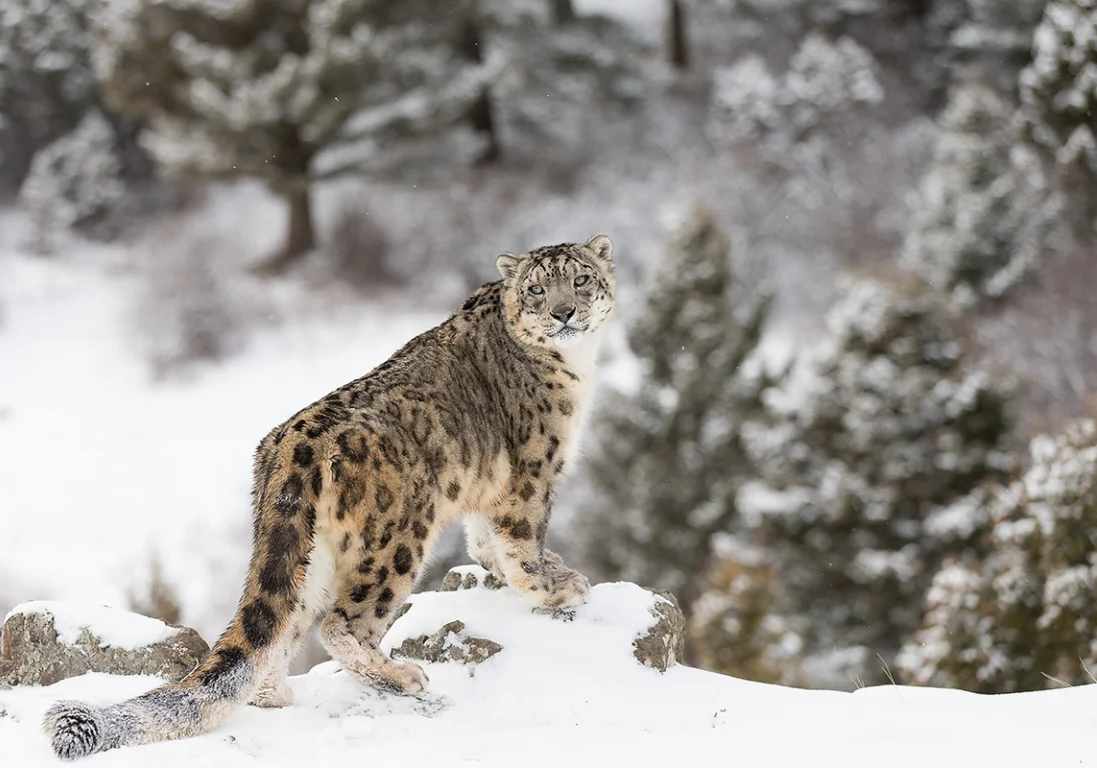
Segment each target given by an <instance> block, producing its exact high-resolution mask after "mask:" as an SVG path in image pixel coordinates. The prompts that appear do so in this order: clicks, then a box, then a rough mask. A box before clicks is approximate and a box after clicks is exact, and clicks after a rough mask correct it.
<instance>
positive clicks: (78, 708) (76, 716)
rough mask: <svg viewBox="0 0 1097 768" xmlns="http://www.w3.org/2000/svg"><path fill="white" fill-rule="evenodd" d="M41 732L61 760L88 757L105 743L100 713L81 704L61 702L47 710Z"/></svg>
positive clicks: (78, 702) (79, 702)
mask: <svg viewBox="0 0 1097 768" xmlns="http://www.w3.org/2000/svg"><path fill="white" fill-rule="evenodd" d="M42 730H44V731H45V732H46V735H47V736H49V739H50V744H51V745H52V746H53V751H54V752H55V753H56V754H57V756H58V757H59V758H61V759H62V760H77V759H79V758H81V757H85V756H87V755H90V754H91V753H93V752H97V751H99V749H100V747H101V746H102V744H103V723H102V722H101V718H100V716H99V712H98V711H97V710H95V709H94V708H92V707H90V706H88V705H87V704H85V703H83V702H81V701H59V702H57V703H56V704H54V705H53V706H52V707H50V708H49V709H47V710H46V714H45V717H44V718H43V720H42Z"/></svg>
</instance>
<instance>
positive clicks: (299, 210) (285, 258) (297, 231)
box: [256, 180, 316, 276]
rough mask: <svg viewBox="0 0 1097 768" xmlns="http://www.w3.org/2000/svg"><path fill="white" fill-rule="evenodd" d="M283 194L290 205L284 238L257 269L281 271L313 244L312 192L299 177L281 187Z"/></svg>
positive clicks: (314, 244)
mask: <svg viewBox="0 0 1097 768" xmlns="http://www.w3.org/2000/svg"><path fill="white" fill-rule="evenodd" d="M282 196H283V198H284V199H285V201H286V203H287V204H288V205H289V221H288V223H287V226H286V240H285V242H284V243H283V244H282V249H281V250H280V251H279V252H278V253H277V254H275V255H274V257H272V258H271V259H269V260H268V261H266V262H264V263H262V264H260V265H259V266H258V267H257V268H256V272H259V273H260V274H264V275H268V276H273V275H279V274H282V273H283V272H285V271H286V270H287V269H289V268H290V267H292V266H294V265H295V264H297V263H298V262H300V261H301V259H302V258H303V257H304V256H305V254H307V253H308V252H309V251H311V250H312V249H313V248H315V247H316V233H315V230H314V229H313V225H312V204H311V199H312V196H311V194H310V190H309V186H308V184H307V183H306V182H305V181H304V180H301V181H298V182H297V183H295V184H294V185H293V186H291V187H290V188H289V189H287V190H286V191H284V192H283V193H282Z"/></svg>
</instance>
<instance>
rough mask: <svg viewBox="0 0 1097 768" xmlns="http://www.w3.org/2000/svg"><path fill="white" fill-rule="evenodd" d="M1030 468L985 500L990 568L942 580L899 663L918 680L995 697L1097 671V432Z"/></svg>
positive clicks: (1051, 449) (1056, 447)
mask: <svg viewBox="0 0 1097 768" xmlns="http://www.w3.org/2000/svg"><path fill="white" fill-rule="evenodd" d="M1030 453H1031V461H1032V466H1031V468H1030V469H1029V470H1028V471H1027V472H1026V473H1025V474H1024V476H1023V477H1022V478H1021V479H1019V480H1017V481H1015V482H1014V483H1012V484H1011V485H1009V486H1008V487H1005V488H1001V489H1000V490H999V491H998V492H997V493H996V494H995V496H994V497H993V498H992V499H990V500H988V504H987V506H989V509H990V514H991V516H992V518H993V527H992V530H991V534H990V542H991V544H990V553H989V554H988V555H987V556H986V558H985V559H984V560H982V561H970V560H969V561H963V560H958V561H955V562H950V563H948V564H946V565H945V566H944V567H943V568H942V569H941V570H940V571H939V572H938V573H937V575H936V576H934V579H933V584H932V587H931V588H930V590H929V595H928V599H927V603H928V604H927V610H926V615H925V619H924V622H923V625H922V628H921V629H920V630H919V631H918V633H917V634H916V635H915V636H914V637H913V638H912V639H911V640H910V641H909V642H908V643H907V644H906V645H905V646H904V648H903V651H902V653H901V654H900V657H899V669H900V672H901V674H902V677H903V678H904V679H905V680H907V681H909V682H912V683H916V684H923V685H939V686H947V687H962V688H966V689H968V690H976V691H983V692H987V693H1000V692H1009V691H1024V690H1038V689H1042V688H1050V687H1058V686H1061V685H1063V684H1067V685H1080V684H1086V683H1091V682H1093V677H1092V675H1091V672H1092V671H1094V670H1097V554H1095V553H1097V424H1095V423H1094V422H1093V421H1092V420H1083V421H1080V422H1075V423H1073V424H1071V425H1070V426H1069V427H1068V428H1067V430H1066V431H1065V433H1063V434H1061V435H1057V436H1054V437H1051V436H1041V437H1038V438H1036V439H1034V440H1033V441H1032V444H1031V448H1030Z"/></svg>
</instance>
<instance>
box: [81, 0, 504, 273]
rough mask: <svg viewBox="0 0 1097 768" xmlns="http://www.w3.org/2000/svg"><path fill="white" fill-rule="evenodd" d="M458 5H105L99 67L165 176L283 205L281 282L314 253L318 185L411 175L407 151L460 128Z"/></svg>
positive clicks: (197, 1) (479, 71)
mask: <svg viewBox="0 0 1097 768" xmlns="http://www.w3.org/2000/svg"><path fill="white" fill-rule="evenodd" d="M467 5H468V3H467V2H464V1H462V2H451V3H445V4H439V3H432V2H427V0H401V2H400V3H387V2H377V1H376V0H293V1H292V2H283V1H282V0H218V2H210V1H209V0H109V2H108V4H107V7H106V10H105V12H104V14H103V16H102V17H101V18H100V19H99V22H100V23H98V24H97V25H96V32H97V33H98V34H99V35H100V36H101V39H100V40H98V41H97V45H96V47H95V60H96V67H97V71H98V72H99V73H100V75H101V77H102V79H103V81H104V87H105V90H106V93H107V96H108V97H109V99H110V101H111V103H112V104H114V105H115V106H116V108H117V109H118V110H119V111H121V112H123V113H125V114H127V115H130V116H133V117H135V118H138V119H141V120H146V121H148V123H149V126H150V132H149V134H148V135H147V136H146V144H147V146H148V147H149V148H150V150H151V151H152V153H153V154H154V156H155V157H156V159H158V160H159V161H160V162H161V163H162V164H163V165H164V166H165V167H166V168H167V169H169V170H170V171H173V172H175V173H180V174H191V175H197V176H200V177H251V178H258V179H261V180H264V181H266V182H268V183H269V184H270V185H271V187H272V189H273V190H274V191H275V192H276V193H277V194H279V195H280V196H281V197H282V198H283V199H285V201H286V203H287V206H288V208H289V225H288V228H287V232H286V239H285V244H284V247H283V249H282V252H281V253H280V254H279V256H278V257H277V258H276V259H275V260H274V261H273V262H272V263H271V264H270V265H269V266H270V268H271V269H278V268H282V267H284V266H286V265H288V264H290V263H292V262H294V261H295V260H296V259H298V258H299V257H301V256H302V255H303V254H304V253H306V252H308V251H309V250H310V249H311V248H312V246H313V244H314V232H313V220H312V210H311V204H310V190H311V186H312V184H313V183H314V182H315V181H317V180H319V179H324V178H331V177H333V176H336V175H339V174H345V173H352V172H366V171H371V170H373V171H376V170H378V169H379V168H387V169H392V168H399V167H403V166H404V165H410V163H409V162H408V158H407V157H406V156H405V155H403V154H402V153H401V152H400V151H398V148H399V147H403V146H405V143H404V141H403V140H404V139H409V138H415V139H419V141H417V142H412V143H411V144H409V145H408V146H411V147H414V149H415V150H416V151H430V150H433V149H434V148H435V146H436V145H438V144H440V143H442V142H440V141H439V140H438V139H437V136H438V135H439V133H440V132H441V130H442V129H443V128H445V127H448V126H451V125H453V124H454V123H455V122H457V121H459V120H461V119H462V118H464V117H465V116H467V115H468V113H469V110H470V108H471V106H472V104H473V102H474V101H475V100H476V98H477V97H478V96H479V95H480V93H481V92H482V78H483V76H484V70H483V67H481V66H480V65H479V64H478V63H477V62H475V61H471V60H469V59H468V57H467V56H464V55H463V48H464V43H465V42H466V41H465V37H466V34H467V25H466V24H465V19H466V17H467V13H468V11H469V9H468V7H467ZM424 136H431V137H434V138H435V140H434V141H423V140H422V138H423V137H424ZM397 139H399V140H401V141H400V142H399V143H397V142H396V140H397Z"/></svg>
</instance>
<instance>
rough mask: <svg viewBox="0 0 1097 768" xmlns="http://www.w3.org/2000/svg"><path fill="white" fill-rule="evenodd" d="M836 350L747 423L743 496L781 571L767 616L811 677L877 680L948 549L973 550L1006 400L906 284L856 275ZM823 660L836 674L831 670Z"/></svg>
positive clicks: (1002, 437)
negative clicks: (786, 634)
mask: <svg viewBox="0 0 1097 768" xmlns="http://www.w3.org/2000/svg"><path fill="white" fill-rule="evenodd" d="M828 327H829V328H830V331H831V334H832V337H833V338H832V345H831V348H830V350H829V351H828V352H827V353H826V354H825V355H823V356H822V357H821V359H820V360H819V361H818V362H817V364H816V365H814V366H812V367H811V368H809V369H807V370H806V371H805V372H804V376H803V377H802V378H794V379H793V380H792V381H791V382H790V383H789V384H788V385H786V386H785V387H783V388H780V389H778V390H775V391H774V392H772V393H770V394H769V395H768V396H767V398H766V404H767V413H766V418H764V419H759V420H757V421H754V422H751V423H748V424H746V425H744V427H743V437H744V441H745V444H746V447H747V449H748V454H749V456H750V460H751V462H752V464H751V466H752V468H753V469H754V471H755V472H757V475H758V480H756V481H753V482H751V483H748V484H747V485H745V486H744V487H743V489H742V490H741V491H740V493H739V497H738V500H737V501H738V506H739V509H740V512H741V514H742V515H743V517H744V521H745V523H746V524H747V525H748V528H749V530H751V531H752V532H753V533H754V535H755V536H756V540H758V541H759V542H760V543H761V545H762V546H764V547H765V548H766V550H767V552H768V553H769V555H770V557H771V558H772V560H773V562H775V563H776V564H777V566H778V568H779V571H778V582H779V584H780V588H781V594H779V595H778V599H777V600H776V602H775V604H774V610H773V616H774V621H776V622H779V623H780V624H781V625H782V626H787V627H790V628H793V629H794V630H795V631H796V632H798V634H799V636H800V641H799V642H800V644H802V648H803V655H804V664H805V668H812V669H814V670H815V671H814V672H811V673H808V675H809V677H813V678H814V679H812V680H809V682H813V683H815V684H820V683H823V684H827V685H841V684H842V683H847V684H848V681H849V679H850V676H853V675H855V676H857V677H859V678H860V679H863V680H865V681H866V682H869V681H872V680H882V679H884V675H883V673H882V672H881V671H880V670H879V664H878V663H877V661H876V656H875V655H876V654H880V655H881V656H882V657H883V658H885V659H886V658H889V657H891V655H892V654H894V652H895V651H896V650H897V649H898V647H899V645H900V644H901V642H902V641H903V640H904V639H905V638H906V637H907V635H909V633H911V632H913V631H914V630H915V629H916V628H917V626H918V623H919V621H920V619H921V611H922V604H923V598H924V594H925V589H926V587H927V585H928V583H929V580H930V578H931V577H932V575H933V573H934V572H935V571H936V570H937V566H938V565H939V563H940V562H941V561H942V559H943V558H944V557H945V556H946V555H947V554H949V553H957V552H964V551H967V550H969V549H972V548H975V547H977V546H978V536H979V532H980V530H981V529H982V527H983V526H984V525H985V523H986V520H985V518H983V517H981V516H980V511H979V508H978V507H977V506H976V505H971V504H968V505H967V506H965V505H964V504H962V503H961V501H962V500H967V501H970V497H971V494H977V493H978V491H979V488H980V486H981V485H982V484H983V483H985V482H988V481H993V480H995V479H997V478H999V477H1001V476H1002V473H1003V472H1005V471H1007V470H1008V469H1009V457H1008V453H1006V452H1005V449H1006V448H1007V439H1008V435H1009V430H1010V418H1009V411H1008V409H1007V403H1008V396H1007V392H1005V391H1004V390H1003V387H1002V385H1000V384H998V383H997V382H995V381H994V380H992V378H991V377H990V376H989V375H988V374H987V373H986V372H985V371H981V370H974V369H973V368H972V367H971V365H970V364H969V363H968V362H967V360H966V359H965V356H964V354H963V347H962V343H961V336H960V334H959V331H958V329H957V327H956V324H955V323H954V322H953V319H952V317H951V316H950V314H949V311H948V308H947V307H946V306H944V305H942V303H941V302H939V301H938V300H937V299H936V298H935V297H934V296H933V295H931V294H928V293H926V292H925V291H924V289H922V288H921V286H920V285H919V284H918V283H917V282H916V281H913V280H907V281H902V282H897V283H896V284H885V283H878V282H871V281H864V280H863V281H858V282H855V283H853V284H852V285H851V286H850V288H849V290H848V293H847V294H846V295H845V296H844V298H843V299H842V300H840V301H839V302H838V304H836V305H835V307H834V308H833V309H832V310H831V312H830V314H829V316H828ZM828 665H829V666H830V667H831V668H830V669H827V666H828Z"/></svg>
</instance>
